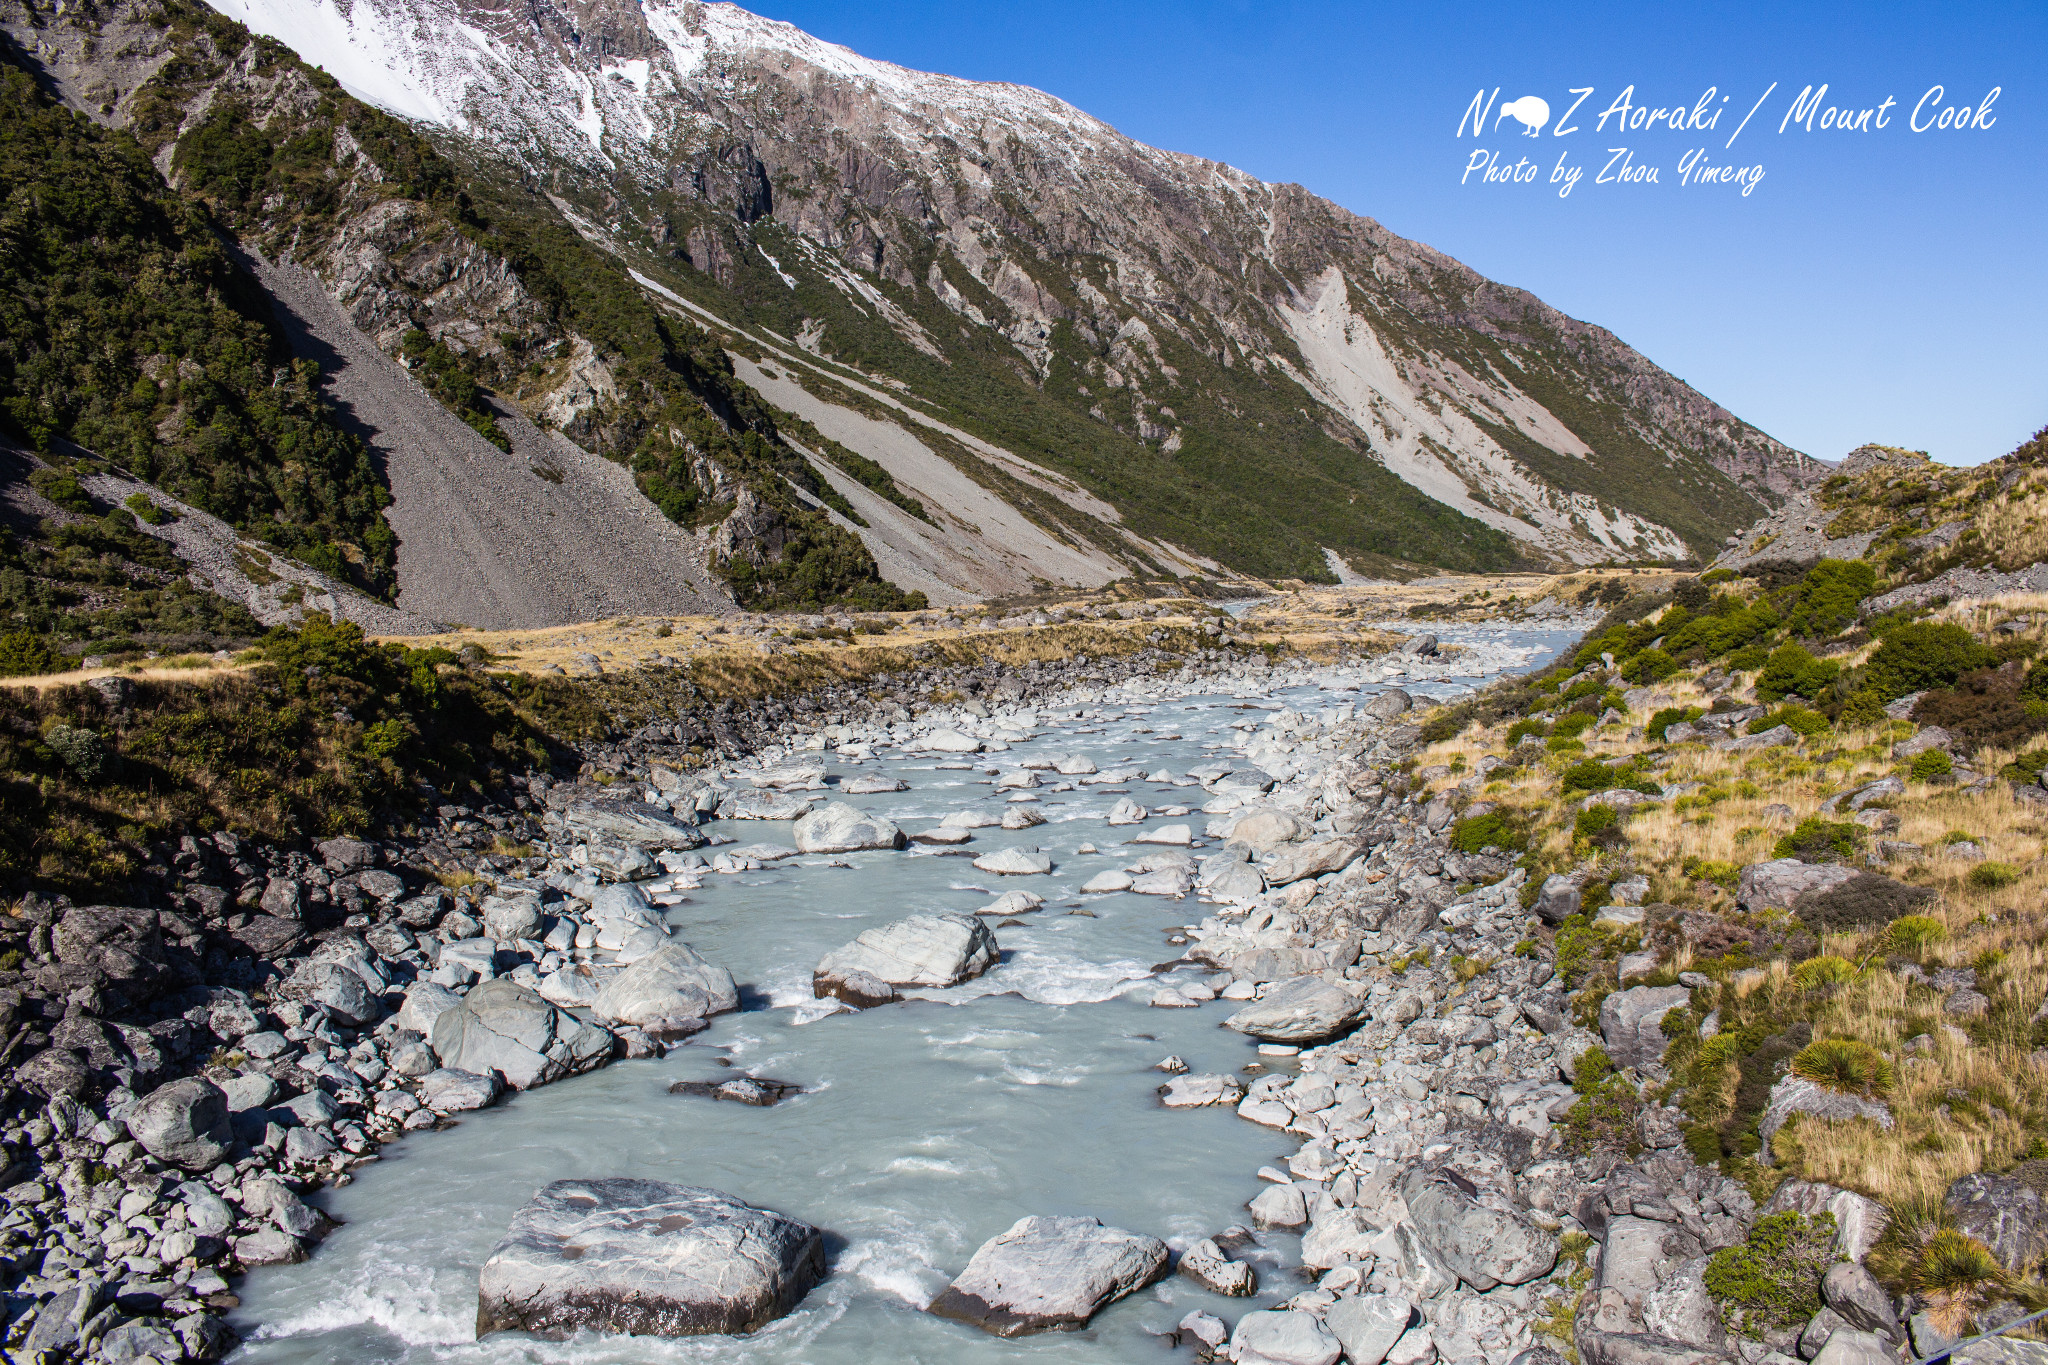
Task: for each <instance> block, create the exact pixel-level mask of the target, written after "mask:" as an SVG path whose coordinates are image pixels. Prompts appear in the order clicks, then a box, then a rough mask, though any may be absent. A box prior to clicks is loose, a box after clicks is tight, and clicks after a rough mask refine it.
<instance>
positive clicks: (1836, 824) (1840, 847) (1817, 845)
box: [1772, 815, 1869, 863]
mask: <svg viewBox="0 0 2048 1365" xmlns="http://www.w3.org/2000/svg"><path fill="white" fill-rule="evenodd" d="M1868 833H1869V831H1868V830H1866V829H1864V828H1863V826H1861V825H1857V824H1851V823H1849V822H1848V821H1846V820H1844V821H1836V820H1826V819H1823V818H1821V817H1820V816H1818V815H1809V816H1807V817H1806V818H1805V819H1804V820H1801V821H1800V822H1799V824H1798V825H1797V827H1795V828H1794V829H1793V830H1792V832H1791V833H1790V834H1787V835H1785V836H1784V837H1782V838H1781V839H1779V840H1778V846H1777V848H1776V849H1774V850H1773V851H1772V856H1773V857H1776V858H1797V859H1799V861H1801V862H1803V863H1819V862H1833V861H1835V860H1837V859H1841V858H1848V857H1853V856H1854V855H1855V852H1856V850H1857V849H1859V848H1861V847H1862V846H1863V840H1864V837H1865V836H1866V835H1867V834H1868Z"/></svg>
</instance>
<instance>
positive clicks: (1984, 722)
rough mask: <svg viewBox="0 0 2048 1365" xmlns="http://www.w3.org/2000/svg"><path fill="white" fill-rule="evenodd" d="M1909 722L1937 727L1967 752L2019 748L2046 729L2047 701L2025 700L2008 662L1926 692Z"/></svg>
mask: <svg viewBox="0 0 2048 1365" xmlns="http://www.w3.org/2000/svg"><path fill="white" fill-rule="evenodd" d="M1913 719H1914V720H1915V721H1917V722H1919V723H1920V724H1922V725H1939V726H1940V727H1941V728H1942V729H1944V730H1947V731H1948V732H1949V733H1950V734H1951V735H1953V736H1954V737H1955V739H1956V742H1957V743H1958V744H1959V745H1961V746H1962V747H1963V748H1965V749H1980V748H1983V747H1984V746H1986V745H1993V746H1996V747H1998V748H2000V749H2022V748H2025V747H2026V745H2027V742H2028V741H2029V740H2031V739H2033V738H2034V736H2036V735H2038V734H2040V733H2041V732H2042V731H2043V730H2048V702H2044V701H2041V700H2039V699H2037V698H2033V697H2028V696H2026V695H2025V682H2024V680H2023V678H2022V676H2021V673H2020V667H2019V665H2018V664H2016V663H2010V664H2006V665H2004V666H2003V667H2001V668H1980V669H1976V670H1974V671H1973V672H1969V673H1965V674H1963V675H1962V676H1961V677H1960V678H1958V679H1956V683H1955V686H1954V687H1947V688H1939V689H1936V690H1934V691H1932V692H1928V693H1927V694H1925V695H1924V696H1922V697H1921V698H1920V700H1919V701H1918V702H1916V703H1915V704H1914V706H1913Z"/></svg>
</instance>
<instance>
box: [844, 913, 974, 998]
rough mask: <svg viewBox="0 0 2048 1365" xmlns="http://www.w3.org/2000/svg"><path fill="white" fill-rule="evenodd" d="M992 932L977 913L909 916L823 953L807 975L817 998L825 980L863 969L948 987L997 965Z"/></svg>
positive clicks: (896, 980)
mask: <svg viewBox="0 0 2048 1365" xmlns="http://www.w3.org/2000/svg"><path fill="white" fill-rule="evenodd" d="M997 956H998V951H997V948H996V936H995V935H994V934H992V933H990V932H989V927H988V925H987V923H986V922H985V921H983V920H982V919H981V918H980V917H979V916H976V915H958V914H955V915H912V916H910V917H909V918H907V919H899V920H895V921H892V922H891V923H888V924H883V925H878V926H876V927H875V928H873V929H869V930H868V931H866V932H865V933H863V934H861V935H860V936H859V937H858V938H856V939H854V941H853V942H851V943H849V944H847V945H846V946H845V947H843V948H835V949H833V950H832V951H831V952H829V953H827V954H825V956H824V959H823V960H822V961H820V962H819V963H818V969H817V971H816V972H815V973H814V974H813V976H812V978H811V989H812V991H813V993H815V994H816V995H817V996H819V997H820V998H823V997H824V996H827V995H832V994H836V992H833V991H831V990H828V989H825V988H824V983H825V981H826V980H827V979H828V978H832V977H836V976H843V975H847V974H850V973H856V972H861V973H866V974H867V975H868V976H871V977H874V978H875V979H876V980H878V981H885V982H887V983H888V984H890V985H891V986H952V985H957V984H958V983H960V982H962V981H965V980H967V979H968V978H969V977H973V976H980V975H981V974H982V973H983V972H985V971H987V970H988V969H989V968H990V967H993V966H995V965H996V959H997Z"/></svg>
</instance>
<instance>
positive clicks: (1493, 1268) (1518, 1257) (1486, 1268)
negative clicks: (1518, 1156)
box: [1401, 1166, 1557, 1292]
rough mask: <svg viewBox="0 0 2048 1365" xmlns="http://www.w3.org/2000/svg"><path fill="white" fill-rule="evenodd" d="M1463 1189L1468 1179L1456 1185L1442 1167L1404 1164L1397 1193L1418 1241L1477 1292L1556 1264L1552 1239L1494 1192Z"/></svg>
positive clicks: (1529, 1276) (1522, 1281) (1517, 1281)
mask: <svg viewBox="0 0 2048 1365" xmlns="http://www.w3.org/2000/svg"><path fill="white" fill-rule="evenodd" d="M1460 1179H1462V1177H1461V1178H1460ZM1469 1188H1470V1183H1469V1182H1465V1184H1464V1186H1463V1187H1461V1185H1460V1183H1459V1180H1454V1179H1452V1177H1451V1176H1450V1174H1448V1173H1446V1172H1445V1171H1442V1170H1431V1169H1429V1168H1427V1167H1422V1166H1417V1167H1414V1168H1412V1169H1410V1171H1409V1172H1408V1175H1407V1177H1406V1178H1405V1179H1404V1180H1403V1181H1402V1182H1401V1197H1402V1198H1403V1199H1405V1200H1406V1201H1407V1203H1408V1213H1409V1216H1410V1218H1411V1219H1412V1220H1413V1221H1414V1224H1415V1231H1416V1234H1417V1236H1418V1237H1420V1238H1421V1240H1422V1243H1423V1245H1424V1246H1425V1247H1427V1248H1428V1249H1429V1250H1431V1251H1433V1252H1434V1253H1436V1255H1437V1257H1438V1258H1439V1259H1440V1260H1442V1261H1443V1263H1444V1264H1445V1265H1447V1266H1449V1267H1450V1268H1451V1269H1452V1270H1453V1271H1455V1272H1456V1273H1457V1275H1458V1278H1460V1279H1462V1280H1464V1281H1465V1282H1466V1283H1467V1284H1470V1285H1471V1286H1472V1287H1473V1288H1475V1289H1478V1290H1481V1291H1482V1292H1483V1291H1485V1290H1488V1289H1492V1288H1493V1287H1494V1286H1495V1285H1498V1284H1526V1283H1528V1282H1529V1281H1530V1280H1533V1279H1535V1278H1536V1277H1537V1276H1539V1275H1547V1274H1548V1273H1550V1268H1551V1267H1552V1266H1554V1265H1556V1264H1557V1239H1556V1238H1555V1237H1553V1236H1551V1235H1550V1234H1549V1233H1547V1232H1544V1231H1543V1230H1541V1229H1540V1228H1538V1227H1536V1226H1535V1225H1534V1224H1532V1223H1530V1222H1529V1221H1528V1220H1527V1219H1526V1218H1524V1217H1523V1216H1522V1215H1521V1214H1520V1213H1519V1212H1518V1211H1516V1210H1515V1209H1514V1208H1513V1206H1512V1205H1508V1204H1507V1203H1506V1201H1505V1200H1504V1199H1502V1198H1500V1196H1498V1195H1495V1194H1493V1193H1491V1192H1486V1193H1482V1194H1479V1195H1474V1194H1471V1193H1468V1192H1467V1190H1468V1189H1469Z"/></svg>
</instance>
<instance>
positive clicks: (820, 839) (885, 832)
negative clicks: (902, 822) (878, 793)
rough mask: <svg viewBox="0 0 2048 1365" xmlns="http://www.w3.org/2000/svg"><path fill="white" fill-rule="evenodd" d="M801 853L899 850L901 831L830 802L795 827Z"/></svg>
mask: <svg viewBox="0 0 2048 1365" xmlns="http://www.w3.org/2000/svg"><path fill="white" fill-rule="evenodd" d="M795 834H796V846H797V851H798V852H800V853H852V852H854V851H855V850H856V849H863V848H901V847H903V831H902V830H900V829H898V828H897V827H896V823H895V822H894V821H892V820H886V819H884V818H882V817H881V816H879V815H871V814H869V813H868V812H867V811H864V810H862V809H860V808H859V807H858V806H853V805H849V804H847V803H846V802H844V801H830V802H827V803H826V804H825V805H822V806H819V807H818V808H817V809H815V810H812V811H810V812H808V813H806V814H805V815H803V816H801V817H800V818H799V819H798V820H797V822H796V826H795Z"/></svg>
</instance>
